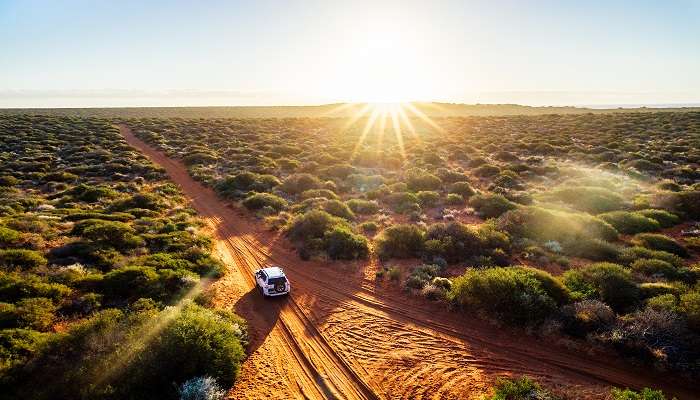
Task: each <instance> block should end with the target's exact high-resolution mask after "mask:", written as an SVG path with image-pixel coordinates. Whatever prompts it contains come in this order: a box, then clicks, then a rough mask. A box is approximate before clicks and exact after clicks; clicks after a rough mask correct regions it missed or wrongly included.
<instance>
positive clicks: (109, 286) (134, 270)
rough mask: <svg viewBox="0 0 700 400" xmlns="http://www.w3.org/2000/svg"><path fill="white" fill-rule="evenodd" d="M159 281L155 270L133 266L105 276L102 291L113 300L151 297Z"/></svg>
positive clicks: (116, 270)
mask: <svg viewBox="0 0 700 400" xmlns="http://www.w3.org/2000/svg"><path fill="white" fill-rule="evenodd" d="M157 281H158V272H156V269H155V268H152V267H145V266H137V265H131V266H127V267H122V268H119V269H115V270H114V271H110V272H109V273H107V274H105V275H104V278H103V279H102V282H101V290H102V292H103V293H105V294H106V295H107V296H109V297H110V298H112V299H128V298H139V297H150V295H151V291H152V289H153V286H155V283H156V282H157Z"/></svg>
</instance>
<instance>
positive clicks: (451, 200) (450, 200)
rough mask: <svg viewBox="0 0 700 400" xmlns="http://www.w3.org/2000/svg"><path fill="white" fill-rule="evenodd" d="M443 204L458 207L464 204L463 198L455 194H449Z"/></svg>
mask: <svg viewBox="0 0 700 400" xmlns="http://www.w3.org/2000/svg"><path fill="white" fill-rule="evenodd" d="M445 204H447V205H451V206H458V205H462V204H464V197H462V195H460V194H457V193H449V194H448V195H447V197H446V198H445Z"/></svg>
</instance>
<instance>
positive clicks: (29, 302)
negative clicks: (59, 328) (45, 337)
mask: <svg viewBox="0 0 700 400" xmlns="http://www.w3.org/2000/svg"><path fill="white" fill-rule="evenodd" d="M16 306H17V309H16V311H15V313H16V314H17V319H18V320H19V321H20V326H21V327H23V328H25V327H26V328H31V329H34V330H37V331H42V332H46V331H48V330H49V329H51V326H52V324H53V321H54V319H55V315H54V313H55V312H56V309H57V308H58V307H56V306H55V305H54V304H53V302H52V301H51V299H47V298H45V297H31V298H26V299H22V300H20V301H18V302H17V304H16Z"/></svg>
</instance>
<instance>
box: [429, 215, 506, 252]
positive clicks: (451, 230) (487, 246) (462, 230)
mask: <svg viewBox="0 0 700 400" xmlns="http://www.w3.org/2000/svg"><path fill="white" fill-rule="evenodd" d="M508 246H509V240H508V237H507V236H506V235H505V234H503V233H502V232H498V231H496V230H494V229H489V228H488V227H483V228H479V229H475V228H472V227H470V226H469V225H465V224H462V223H459V222H450V223H447V224H433V225H431V226H430V227H429V228H428V231H427V234H426V235H425V252H426V255H428V256H431V257H436V256H437V257H442V258H444V259H445V260H447V261H448V262H459V261H465V260H468V259H470V258H473V257H478V256H488V255H490V254H491V253H492V251H493V250H495V249H498V248H501V249H503V248H508Z"/></svg>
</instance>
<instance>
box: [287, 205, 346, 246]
mask: <svg viewBox="0 0 700 400" xmlns="http://www.w3.org/2000/svg"><path fill="white" fill-rule="evenodd" d="M336 226H341V227H343V226H347V224H346V223H345V222H344V221H343V220H342V219H340V218H338V217H334V216H332V215H331V214H329V213H327V212H325V211H322V210H312V211H309V212H307V213H305V214H302V215H298V216H296V217H295V218H294V220H292V223H291V224H290V225H289V227H288V228H287V234H288V235H289V237H290V238H291V239H292V240H298V241H302V242H304V241H308V240H310V239H321V238H323V236H324V235H325V234H326V232H328V231H330V230H332V229H333V228H335V227H336Z"/></svg>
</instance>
